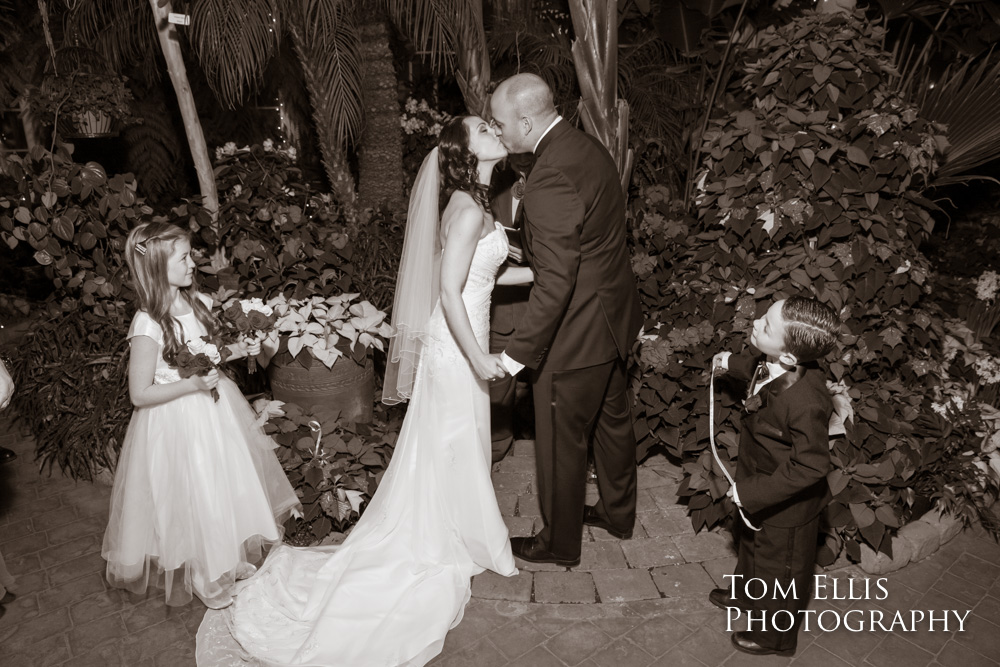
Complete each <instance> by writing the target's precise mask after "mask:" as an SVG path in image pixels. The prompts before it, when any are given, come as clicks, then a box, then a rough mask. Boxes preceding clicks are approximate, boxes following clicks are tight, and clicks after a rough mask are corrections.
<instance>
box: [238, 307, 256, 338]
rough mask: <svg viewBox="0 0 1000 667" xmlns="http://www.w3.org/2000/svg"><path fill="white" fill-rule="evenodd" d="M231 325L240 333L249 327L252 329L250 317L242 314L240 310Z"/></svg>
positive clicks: (248, 329)
mask: <svg viewBox="0 0 1000 667" xmlns="http://www.w3.org/2000/svg"><path fill="white" fill-rule="evenodd" d="M233 326H235V327H236V330H237V331H239V332H240V333H246V332H248V331H250V329H253V325H252V324H251V323H250V319H249V318H248V317H247V316H246V315H244V314H243V311H242V310H241V311H240V314H239V316H238V317H237V318H236V319H234V320H233Z"/></svg>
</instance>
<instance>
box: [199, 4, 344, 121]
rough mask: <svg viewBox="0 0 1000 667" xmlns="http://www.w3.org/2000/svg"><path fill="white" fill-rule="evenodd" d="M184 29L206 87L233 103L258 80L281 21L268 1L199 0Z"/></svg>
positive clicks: (270, 55) (276, 37) (225, 102)
mask: <svg viewBox="0 0 1000 667" xmlns="http://www.w3.org/2000/svg"><path fill="white" fill-rule="evenodd" d="M328 1H329V2H333V1H334V0H328ZM189 30H190V33H189V35H190V39H191V44H192V46H193V47H194V50H195V53H197V55H198V59H199V62H200V63H201V66H202V69H203V70H204V72H205V76H206V77H207V79H208V82H209V86H211V88H212V90H213V91H214V92H215V94H216V95H217V96H218V98H219V100H220V101H221V102H222V104H223V105H225V106H229V107H235V106H236V105H237V104H239V103H240V102H242V101H243V99H244V98H245V97H246V95H247V93H248V92H250V91H251V90H252V89H254V88H255V87H256V85H257V84H258V83H259V82H260V79H261V76H262V75H263V73H264V71H265V69H266V67H267V63H268V61H270V60H271V58H272V57H273V56H274V52H275V50H276V49H277V47H278V43H279V34H280V30H281V26H280V25H279V23H278V10H277V7H276V6H275V3H274V1H273V0H200V1H199V2H196V3H193V5H192V7H191V26H190V28H189Z"/></svg>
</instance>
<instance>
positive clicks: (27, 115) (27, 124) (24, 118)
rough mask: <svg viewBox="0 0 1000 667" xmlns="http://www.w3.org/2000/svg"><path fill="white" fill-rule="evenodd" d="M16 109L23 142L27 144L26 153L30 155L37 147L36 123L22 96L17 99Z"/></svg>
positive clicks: (29, 107)
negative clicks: (22, 131)
mask: <svg viewBox="0 0 1000 667" xmlns="http://www.w3.org/2000/svg"><path fill="white" fill-rule="evenodd" d="M18 107H19V108H20V113H19V114H18V115H19V116H20V117H21V127H22V128H23V129H24V140H25V142H26V143H27V147H28V153H29V154H30V153H31V152H32V150H33V149H34V147H35V146H37V145H38V136H39V133H38V123H36V122H35V116H34V114H33V113H31V106H30V105H29V104H28V100H26V99H25V98H24V96H23V95H22V96H21V97H20V98H19V101H18Z"/></svg>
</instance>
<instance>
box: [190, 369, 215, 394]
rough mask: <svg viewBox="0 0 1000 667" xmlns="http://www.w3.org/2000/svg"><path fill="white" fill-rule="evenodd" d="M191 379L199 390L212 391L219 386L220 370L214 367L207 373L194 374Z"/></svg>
mask: <svg viewBox="0 0 1000 667" xmlns="http://www.w3.org/2000/svg"><path fill="white" fill-rule="evenodd" d="M191 381H192V382H193V383H194V386H195V389H197V390H198V391H212V390H213V389H215V388H216V387H217V386H219V371H218V370H217V369H215V368H213V369H212V370H210V371H209V372H208V373H206V374H205V375H193V376H191Z"/></svg>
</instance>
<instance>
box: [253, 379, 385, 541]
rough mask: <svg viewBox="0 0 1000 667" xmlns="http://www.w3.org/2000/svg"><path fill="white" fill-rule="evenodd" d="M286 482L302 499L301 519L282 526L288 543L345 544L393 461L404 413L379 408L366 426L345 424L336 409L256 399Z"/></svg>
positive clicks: (256, 407) (255, 404) (260, 415)
mask: <svg viewBox="0 0 1000 667" xmlns="http://www.w3.org/2000/svg"><path fill="white" fill-rule="evenodd" d="M254 409H255V410H256V411H257V412H258V415H259V417H260V418H261V419H265V420H266V423H265V425H264V430H265V431H266V432H267V433H268V434H269V435H270V436H271V437H273V438H274V440H275V442H277V444H278V447H277V449H276V454H277V456H278V459H279V460H280V461H281V464H282V467H283V468H284V470H285V473H286V474H287V475H288V481H289V482H291V484H292V486H293V487H295V490H296V493H297V494H298V496H299V498H301V500H302V512H303V516H302V517H301V518H300V519H290V520H289V523H288V524H286V541H288V542H290V543H293V544H296V545H300V546H305V545H309V544H315V543H323V544H327V543H331V542H336V541H338V540H340V539H343V536H344V533H346V532H347V531H348V530H349V529H350V528H351V526H353V525H354V524H355V523H356V522H357V520H358V517H359V515H360V514H361V513H362V512H363V511H364V508H365V505H366V504H367V503H368V501H369V500H371V497H372V496H373V495H374V494H375V490H376V489H377V488H378V484H379V482H380V481H381V480H382V476H383V475H384V474H385V470H386V467H388V465H389V460H390V458H391V457H392V451H393V447H394V445H395V442H396V438H397V436H398V434H399V429H400V426H401V422H402V411H401V410H392V409H387V408H386V407H385V406H383V405H379V406H377V407H376V409H375V414H374V418H373V420H372V421H371V422H370V423H364V424H362V423H358V422H352V421H350V420H347V419H343V418H342V417H341V415H339V414H338V413H337V412H336V411H334V410H328V409H323V408H317V409H315V410H303V409H302V408H301V407H300V406H298V405H295V404H292V403H281V402H280V401H267V400H266V399H260V400H258V401H256V402H255V403H254Z"/></svg>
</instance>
